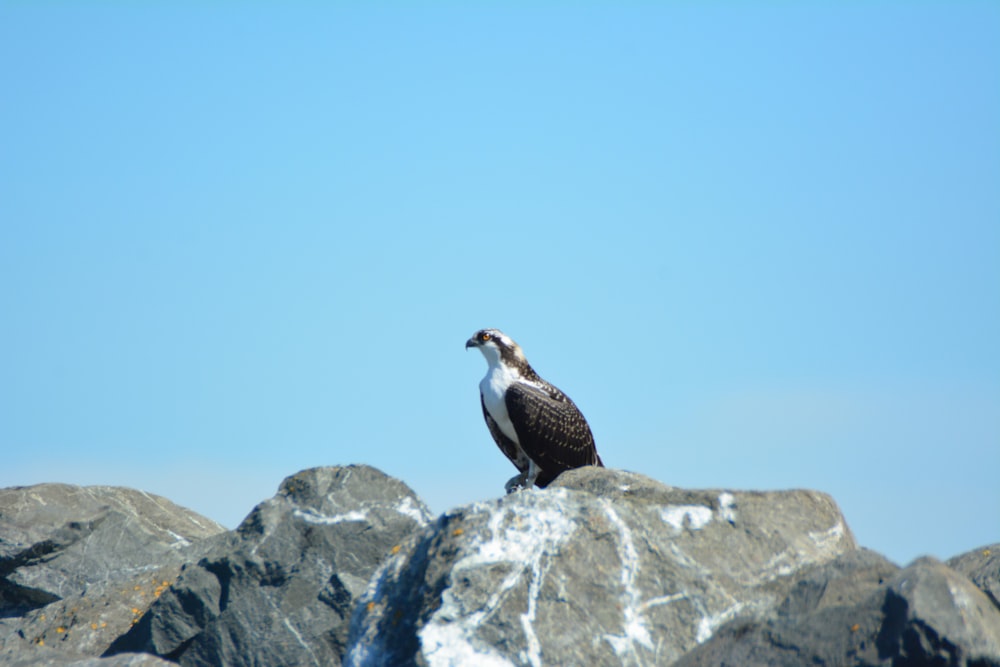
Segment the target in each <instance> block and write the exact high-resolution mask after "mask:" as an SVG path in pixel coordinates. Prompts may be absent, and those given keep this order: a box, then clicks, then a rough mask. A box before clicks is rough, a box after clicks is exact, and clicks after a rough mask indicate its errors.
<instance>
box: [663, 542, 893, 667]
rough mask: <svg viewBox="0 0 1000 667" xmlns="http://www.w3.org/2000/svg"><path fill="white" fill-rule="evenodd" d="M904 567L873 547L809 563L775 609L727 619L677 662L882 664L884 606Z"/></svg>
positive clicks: (789, 666) (698, 665)
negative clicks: (891, 582)
mask: <svg viewBox="0 0 1000 667" xmlns="http://www.w3.org/2000/svg"><path fill="white" fill-rule="evenodd" d="M898 570H899V568H898V567H897V566H896V565H894V564H893V563H890V562H889V561H888V560H886V559H885V558H884V557H882V556H881V555H879V554H877V553H875V552H873V551H869V550H867V549H858V550H856V551H847V552H845V553H843V554H841V555H840V556H838V557H837V558H835V559H834V560H832V561H830V562H828V563H823V564H821V565H816V566H812V567H809V568H806V569H805V570H803V571H802V572H801V573H799V574H798V575H797V576H796V578H797V579H798V581H797V582H796V584H795V586H793V587H792V589H791V591H790V592H789V594H788V596H787V597H786V598H785V599H784V600H783V601H782V602H781V604H779V605H777V606H776V607H775V609H774V611H773V613H771V614H769V615H768V616H767V617H765V618H757V619H748V618H744V619H739V620H737V621H734V622H732V623H729V624H727V625H726V626H724V627H722V628H720V629H719V631H718V632H716V633H715V635H714V636H713V637H712V638H711V640H710V641H708V642H706V643H704V644H702V645H701V646H698V647H697V648H695V649H694V650H692V651H691V652H689V653H688V654H687V655H685V656H684V657H682V658H681V659H680V660H678V661H677V663H676V665H675V667H717V666H718V665H740V666H745V667H758V666H759V667H765V666H771V665H774V666H776V667H797V666H799V665H807V664H816V665H848V664H849V665H879V664H881V661H880V659H879V656H878V649H877V647H876V641H875V638H876V636H877V635H878V632H879V628H880V627H881V623H882V614H881V612H880V610H879V608H880V605H881V598H882V597H884V594H885V587H886V582H888V580H889V579H890V578H892V577H893V576H895V574H896V572H897V571H898Z"/></svg>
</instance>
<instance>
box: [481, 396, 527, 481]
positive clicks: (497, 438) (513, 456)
mask: <svg viewBox="0 0 1000 667" xmlns="http://www.w3.org/2000/svg"><path fill="white" fill-rule="evenodd" d="M479 404H480V405H481V406H482V407H483V418H484V419H485V420H486V427H487V428H488V429H490V435H492V436H493V441H494V442H496V443H497V447H499V448H500V451H501V452H503V455H504V456H506V457H507V458H508V459H510V462H511V463H513V464H514V466H515V467H516V468H517V469H518V471H520V472H524V471H525V470H527V469H528V459H526V458H525V456H524V452H523V451H521V448H520V447H518V446H517V443H516V442H514V441H513V440H511V439H510V438H508V437H507V436H506V435H504V432H503V431H501V430H500V427H499V426H498V425H497V423H496V420H494V419H493V417H492V416H490V411H489V410H487V409H486V402H485V401H484V400H483V395H482V394H479Z"/></svg>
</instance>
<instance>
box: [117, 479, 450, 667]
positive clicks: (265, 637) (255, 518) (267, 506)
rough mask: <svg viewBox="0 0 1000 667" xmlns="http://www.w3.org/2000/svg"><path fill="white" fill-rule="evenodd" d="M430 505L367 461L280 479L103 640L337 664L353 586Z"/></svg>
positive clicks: (235, 661)
mask: <svg viewBox="0 0 1000 667" xmlns="http://www.w3.org/2000/svg"><path fill="white" fill-rule="evenodd" d="M429 519H430V514H429V512H428V510H427V508H426V507H425V506H424V504H423V503H422V502H421V501H420V499H419V498H417V497H416V495H415V494H414V493H413V491H411V490H410V489H409V487H407V486H406V485H405V484H403V483H402V482H400V481H398V480H396V479H393V478H391V477H388V476H386V475H384V474H383V473H381V472H379V471H378V470H375V469H373V468H370V467H367V466H349V467H338V468H316V469H312V470H305V471H302V472H300V473H298V474H296V475H293V476H291V477H289V478H287V479H285V480H284V482H283V483H282V484H281V487H280V489H279V491H278V494H277V495H276V496H275V497H274V498H272V499H270V500H268V501H265V502H264V503H261V504H260V505H258V506H257V507H256V508H255V509H254V510H253V512H252V513H251V514H250V515H249V516H248V517H247V518H246V519H245V520H244V522H243V523H242V524H241V525H240V526H239V528H237V530H236V531H233V532H232V533H230V534H228V535H226V536H224V539H219V540H217V541H216V543H215V544H214V545H213V546H212V548H211V550H210V551H209V552H208V553H207V554H206V555H205V557H204V558H202V559H201V560H199V561H198V562H197V563H192V564H188V565H187V566H185V568H184V570H183V571H182V572H181V575H180V577H179V578H178V580H177V582H176V583H175V584H174V585H173V586H171V587H170V589H169V590H167V591H166V592H164V594H163V595H161V596H160V599H159V600H157V602H156V603H155V604H154V605H153V606H152V607H151V608H150V610H149V612H148V613H147V614H146V615H144V616H143V617H142V619H141V620H140V621H139V622H138V623H137V624H136V626H135V627H134V628H133V629H132V630H131V631H130V632H129V633H128V634H126V635H125V636H123V637H121V638H120V639H119V640H118V641H116V642H115V644H114V645H113V646H112V647H111V649H110V650H109V651H108V654H109V655H110V654H115V653H118V652H121V651H145V652H148V653H152V654H155V655H159V656H163V657H167V658H168V659H170V660H173V661H176V662H179V663H180V664H181V665H230V666H236V665H269V666H280V665H339V664H340V660H341V655H342V652H343V649H344V643H345V641H346V639H347V631H348V622H349V620H350V615H351V612H352V610H353V608H354V604H355V601H356V599H357V597H358V596H359V595H360V594H361V593H362V592H363V591H364V590H365V587H366V585H367V583H368V581H369V579H370V578H371V576H372V574H373V573H374V571H375V569H376V568H377V567H378V565H379V564H380V563H381V562H382V561H383V560H385V558H387V557H388V556H389V555H390V553H391V550H392V548H393V547H394V546H397V545H399V544H400V543H401V542H402V541H403V540H405V539H406V538H407V536H408V535H409V534H410V533H412V532H413V531H414V530H415V529H417V528H419V527H421V526H423V525H426V523H427V521H428V520H429Z"/></svg>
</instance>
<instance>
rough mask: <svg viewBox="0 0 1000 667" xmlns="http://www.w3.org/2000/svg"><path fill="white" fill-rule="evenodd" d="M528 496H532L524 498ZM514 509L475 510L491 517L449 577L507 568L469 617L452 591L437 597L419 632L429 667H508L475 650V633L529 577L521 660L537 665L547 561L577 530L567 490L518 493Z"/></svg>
mask: <svg viewBox="0 0 1000 667" xmlns="http://www.w3.org/2000/svg"><path fill="white" fill-rule="evenodd" d="M528 494H530V495H528ZM518 496H519V497H518V500H521V501H529V500H530V502H520V503H518V504H514V503H508V504H501V505H500V506H496V505H487V504H477V505H476V506H474V507H473V508H472V509H473V511H474V512H475V511H487V512H490V513H491V514H490V517H489V521H488V524H487V526H488V528H487V530H486V531H484V532H483V533H482V536H480V535H477V536H476V538H474V540H473V541H472V542H471V543H470V544H468V545H465V546H464V547H463V552H464V553H466V554H468V555H466V556H464V557H463V558H460V559H459V560H458V561H457V562H456V563H455V564H454V566H453V567H452V577H455V576H457V575H459V574H460V573H461V572H463V571H466V570H472V569H479V568H482V567H485V566H494V567H495V566H496V565H503V566H506V567H507V568H509V569H508V570H507V573H506V576H504V578H503V580H502V581H501V582H500V584H499V585H498V586H497V587H496V589H495V590H494V591H493V593H492V594H491V595H490V597H489V598H488V599H487V600H486V602H485V604H484V605H483V606H482V607H481V608H479V609H478V610H476V611H475V612H472V613H469V612H468V611H466V609H464V608H463V606H462V605H461V604H460V603H459V601H458V600H457V599H456V598H455V597H454V595H453V594H452V592H451V590H450V589H447V590H445V591H444V593H443V594H442V596H441V606H440V607H439V608H438V610H437V611H436V612H435V613H434V615H433V616H432V617H431V618H430V619H429V620H428V622H427V624H426V625H425V626H424V627H423V628H422V629H421V630H420V633H419V634H420V644H421V648H422V650H423V654H424V657H425V658H426V659H427V664H428V665H430V667H446V666H447V667H451V666H452V665H489V666H494V665H495V666H499V665H509V664H511V663H510V662H509V661H507V660H506V659H505V658H502V657H499V656H497V655H496V654H493V653H491V652H489V650H488V649H487V648H486V647H485V646H477V645H476V644H477V643H478V642H477V640H476V629H477V628H478V627H479V625H480V624H482V623H484V622H486V621H487V619H489V617H490V615H491V614H492V613H493V612H494V611H496V610H497V609H498V608H499V607H500V605H501V604H503V602H504V600H505V599H506V598H507V593H508V592H509V591H510V590H511V589H513V588H514V587H515V586H517V585H519V584H520V583H521V582H522V579H523V578H524V577H525V575H526V574H527V576H528V577H530V579H529V580H528V590H527V597H528V608H527V609H526V610H525V613H524V614H522V615H521V626H522V629H523V631H524V635H525V644H526V647H525V651H524V652H523V654H522V659H523V661H524V662H527V663H528V664H531V665H541V664H542V660H541V645H540V642H539V640H538V636H537V635H536V634H535V629H534V625H533V624H534V620H535V613H536V611H537V605H538V598H539V595H540V593H541V589H542V585H543V583H544V578H545V574H546V572H547V571H548V564H549V557H550V554H552V553H553V552H554V551H556V550H557V548H558V546H559V545H560V544H562V543H563V542H565V540H566V539H567V538H568V537H569V536H570V535H571V534H572V533H573V531H574V530H575V529H576V525H575V524H574V522H573V520H572V518H571V517H569V516H567V515H566V513H565V502H566V497H567V496H568V492H567V491H566V490H565V489H550V490H548V491H545V492H544V493H543V492H536V491H522V492H521V493H519V494H518Z"/></svg>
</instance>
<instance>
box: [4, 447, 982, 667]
mask: <svg viewBox="0 0 1000 667" xmlns="http://www.w3.org/2000/svg"><path fill="white" fill-rule="evenodd" d="M998 556H1000V545H993V546H988V547H983V548H980V549H976V550H974V551H971V552H969V553H967V554H962V555H960V556H956V557H955V558H953V559H951V560H949V561H948V562H947V563H941V562H938V561H936V560H933V559H930V558H923V559H919V560H917V561H915V562H913V563H911V564H909V565H908V566H907V567H905V568H900V567H898V566H897V565H895V564H893V563H891V562H889V561H887V560H886V559H885V558H883V557H882V556H880V555H879V554H877V553H875V552H873V551H869V550H867V549H863V548H859V547H858V546H857V545H856V544H855V541H854V538H853V536H852V534H851V531H850V530H849V528H848V527H847V523H846V521H845V519H844V517H843V516H842V515H841V513H840V511H839V509H838V508H837V506H836V504H835V503H834V501H833V500H832V499H831V498H830V497H828V496H826V495H824V494H822V493H817V492H814V491H782V492H740V491H726V490H701V491H693V490H685V489H678V488H673V487H669V486H666V485H663V484H661V483H659V482H656V481H654V480H652V479H649V478H647V477H644V476H642V475H638V474H634V473H629V472H623V471H616V470H610V469H605V468H581V469H577V470H573V471H570V472H568V473H566V474H564V475H562V476H561V477H560V478H559V479H557V480H556V481H555V482H554V483H553V484H552V485H551V486H550V487H549V488H548V489H545V490H530V491H523V492H519V493H516V494H512V495H510V496H506V497H503V498H499V499H497V500H493V501H488V502H481V503H475V504H473V505H468V506H465V507H460V508H457V509H454V510H452V511H449V512H446V513H445V514H443V515H442V516H440V517H438V518H437V519H434V518H433V517H431V516H430V514H429V512H428V511H427V508H426V506H425V505H424V504H423V502H421V500H420V499H419V498H417V496H416V495H415V494H414V493H413V492H412V491H411V490H410V489H409V488H408V487H407V486H406V485H405V484H404V483H402V482H400V481H399V480H396V479H393V478H391V477H388V476H386V475H384V474H383V473H381V472H379V471H378V470H375V469H373V468H370V467H367V466H347V467H332V468H315V469H311V470H305V471H302V472H300V473H298V474H296V475H293V476H291V477H289V478H287V479H285V480H284V482H283V483H282V484H281V486H280V488H279V491H278V493H277V495H275V496H274V497H273V498H271V499H269V500H267V501H265V502H263V503H261V504H260V505H258V506H257V507H256V508H254V509H253V511H252V512H251V513H250V514H249V516H248V517H247V518H246V519H245V520H244V521H243V523H242V524H241V525H240V526H239V527H238V528H237V529H236V530H234V531H225V530H224V529H223V528H222V527H221V526H218V525H216V524H214V523H213V522H211V521H209V520H208V519H205V518H204V517H200V516H198V515H197V514H194V513H192V512H190V511H189V510H186V509H184V508H181V507H178V506H177V505H174V504H173V503H170V502H169V501H167V500H165V499H163V498H158V497H156V496H151V495H149V494H145V493H142V492H139V491H133V490H129V489H120V488H108V487H87V488H81V487H72V486H66V485H57V484H47V485H39V486H35V487H27V488H15V489H0V665H6V666H10V667H29V666H32V665H56V666H64V665H65V666H69V665H72V666H73V667H155V666H157V665H160V666H163V665H170V664H178V663H179V664H181V665H188V666H205V667H208V666H218V665H259V666H265V665H266V666H284V665H287V666H292V665H340V664H347V665H356V666H359V667H360V666H362V665H373V666H379V667H382V666H389V667H391V666H394V665H399V666H406V667H408V666H411V665H412V666H420V667H424V666H427V667H443V666H446V665H455V666H466V665H482V666H485V667H491V666H499V665H503V666H510V665H518V666H520V665H531V666H538V665H587V666H589V665H654V664H655V665H677V666H679V667H699V666H706V667H707V666H708V665H712V666H718V665H732V666H737V665H740V666H742V665H750V666H754V665H761V666H763V665H789V666H791V665H808V664H813V665H873V666H874V665H878V666H880V667H889V666H892V667H903V666H908V665H949V666H950V665H967V666H969V667H973V666H975V667H990V666H994V667H1000V606H998V604H997V595H998V592H1000V557H998Z"/></svg>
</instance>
